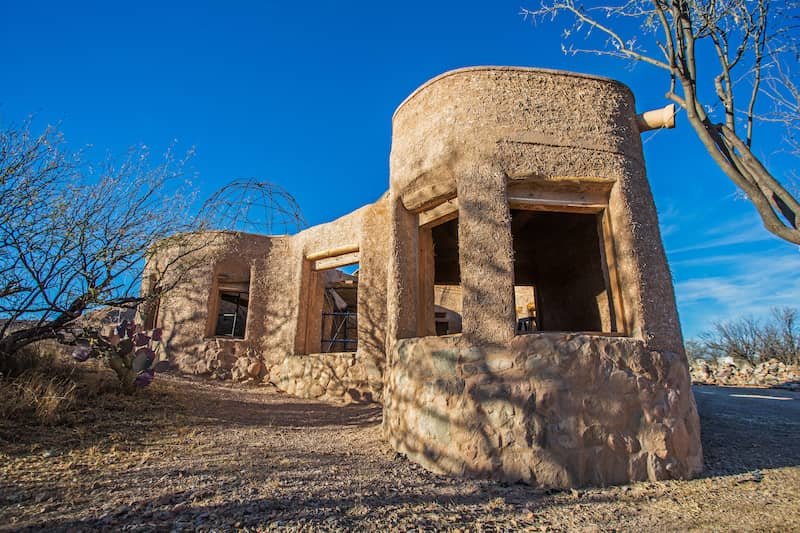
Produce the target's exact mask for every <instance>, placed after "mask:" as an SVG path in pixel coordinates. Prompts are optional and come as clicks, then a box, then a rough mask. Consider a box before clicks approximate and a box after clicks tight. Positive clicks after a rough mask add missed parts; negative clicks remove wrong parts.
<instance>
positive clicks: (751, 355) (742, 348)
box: [687, 307, 800, 366]
mask: <svg viewBox="0 0 800 533" xmlns="http://www.w3.org/2000/svg"><path fill="white" fill-rule="evenodd" d="M687 348H691V350H692V352H693V353H694V354H695V356H696V357H698V358H701V359H709V360H716V359H719V358H720V357H726V356H729V357H733V358H734V359H737V360H740V361H746V362H748V363H750V364H751V365H753V366H755V365H756V364H758V363H761V362H764V361H768V360H770V359H777V360H778V361H780V362H782V363H785V364H787V365H790V364H800V323H798V310H797V309H793V308H790V307H783V308H774V309H772V312H771V313H770V316H769V317H767V318H766V319H764V320H758V319H756V318H753V317H741V318H737V319H734V320H729V321H725V322H715V323H714V324H713V329H711V330H710V331H707V332H705V333H703V334H701V335H700V340H699V341H689V342H687Z"/></svg>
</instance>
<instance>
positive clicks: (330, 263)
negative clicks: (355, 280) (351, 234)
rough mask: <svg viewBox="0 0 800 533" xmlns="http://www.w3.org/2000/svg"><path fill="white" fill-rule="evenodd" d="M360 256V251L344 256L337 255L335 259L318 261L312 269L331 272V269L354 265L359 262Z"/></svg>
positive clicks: (329, 258)
mask: <svg viewBox="0 0 800 533" xmlns="http://www.w3.org/2000/svg"><path fill="white" fill-rule="evenodd" d="M360 255H361V254H360V253H359V252H358V251H355V252H350V253H346V254H342V255H337V256H334V257H326V258H324V259H318V260H316V261H313V262H312V263H311V269H312V270H314V271H318V270H329V269H331V268H339V267H343V266H347V265H352V264H354V263H358V262H359V258H360Z"/></svg>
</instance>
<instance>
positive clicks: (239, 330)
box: [214, 282, 250, 339]
mask: <svg viewBox="0 0 800 533" xmlns="http://www.w3.org/2000/svg"><path fill="white" fill-rule="evenodd" d="M238 285H239V286H236V287H232V286H223V285H221V286H220V287H219V300H218V302H219V303H218V306H217V323H216V326H215V328H214V335H217V336H219V337H233V338H238V339H243V338H244V334H245V330H246V326H247V307H248V304H249V301H250V293H249V282H247V283H244V284H238Z"/></svg>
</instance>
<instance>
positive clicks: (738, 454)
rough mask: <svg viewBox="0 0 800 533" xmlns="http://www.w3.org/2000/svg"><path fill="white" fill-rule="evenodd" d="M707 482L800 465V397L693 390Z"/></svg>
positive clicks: (754, 391) (778, 392) (734, 389)
mask: <svg viewBox="0 0 800 533" xmlns="http://www.w3.org/2000/svg"><path fill="white" fill-rule="evenodd" d="M694 397H695V400H696V401H697V409H698V411H699V413H700V425H701V431H702V439H703V454H704V457H705V466H706V470H705V472H704V475H705V476H721V475H729V474H742V473H745V472H750V471H752V470H759V469H764V468H779V467H784V466H798V465H800V446H798V445H797V436H798V435H800V393H797V392H790V391H786V390H779V389H756V388H738V387H715V386H706V385H696V386H695V387H694Z"/></svg>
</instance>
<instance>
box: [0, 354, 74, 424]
mask: <svg viewBox="0 0 800 533" xmlns="http://www.w3.org/2000/svg"><path fill="white" fill-rule="evenodd" d="M56 358H57V356H56V354H54V353H53V352H52V351H49V350H46V349H43V347H41V346H37V345H29V346H26V347H25V348H24V349H22V350H18V351H17V352H16V353H15V354H14V355H13V356H11V357H7V358H4V360H3V366H2V369H1V370H0V418H3V419H7V420H26V421H30V422H36V423H43V424H49V423H53V422H57V421H58V420H60V419H61V417H62V416H63V415H64V413H65V412H66V411H68V410H69V409H70V408H71V407H73V406H74V405H75V402H76V399H77V396H78V394H77V392H78V385H77V384H76V382H75V379H74V376H73V374H74V371H73V369H70V368H68V367H65V366H62V365H59V364H58V362H57V361H56Z"/></svg>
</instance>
